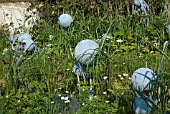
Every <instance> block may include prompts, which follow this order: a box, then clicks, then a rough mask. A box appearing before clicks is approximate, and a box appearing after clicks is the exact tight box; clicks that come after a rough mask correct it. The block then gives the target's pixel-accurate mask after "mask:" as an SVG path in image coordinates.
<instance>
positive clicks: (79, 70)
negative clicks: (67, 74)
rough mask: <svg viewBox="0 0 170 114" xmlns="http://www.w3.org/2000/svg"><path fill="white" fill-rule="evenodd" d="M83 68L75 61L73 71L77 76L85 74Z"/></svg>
mask: <svg viewBox="0 0 170 114" xmlns="http://www.w3.org/2000/svg"><path fill="white" fill-rule="evenodd" d="M85 70H86V69H85V68H83V66H82V65H81V64H80V63H75V64H74V67H73V72H74V74H75V75H77V76H83V74H85Z"/></svg>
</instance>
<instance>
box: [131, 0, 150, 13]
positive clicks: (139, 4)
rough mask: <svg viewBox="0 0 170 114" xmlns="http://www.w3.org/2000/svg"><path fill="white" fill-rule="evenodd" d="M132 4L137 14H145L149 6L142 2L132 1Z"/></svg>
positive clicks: (142, 0) (139, 0) (138, 0)
mask: <svg viewBox="0 0 170 114" xmlns="http://www.w3.org/2000/svg"><path fill="white" fill-rule="evenodd" d="M134 4H135V6H136V10H137V11H138V12H139V13H142V12H144V13H146V11H148V10H149V6H148V5H147V3H146V2H145V1H144V0H134Z"/></svg>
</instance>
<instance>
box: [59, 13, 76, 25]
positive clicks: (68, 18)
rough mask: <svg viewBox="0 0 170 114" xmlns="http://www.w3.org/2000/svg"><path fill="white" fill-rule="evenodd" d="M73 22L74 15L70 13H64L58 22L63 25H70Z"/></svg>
mask: <svg viewBox="0 0 170 114" xmlns="http://www.w3.org/2000/svg"><path fill="white" fill-rule="evenodd" d="M72 22H73V19H72V17H71V16H70V15H69V14H62V15H60V17H59V18H58V23H59V24H60V26H61V27H69V26H70V25H71V23H72Z"/></svg>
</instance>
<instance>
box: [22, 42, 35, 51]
mask: <svg viewBox="0 0 170 114" xmlns="http://www.w3.org/2000/svg"><path fill="white" fill-rule="evenodd" d="M21 46H22V49H23V50H24V51H32V50H33V49H34V48H35V43H34V41H33V40H32V39H24V40H23V41H22V42H21Z"/></svg>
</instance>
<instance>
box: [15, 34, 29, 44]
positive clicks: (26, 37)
mask: <svg viewBox="0 0 170 114" xmlns="http://www.w3.org/2000/svg"><path fill="white" fill-rule="evenodd" d="M31 38H32V37H31V36H30V35H29V34H28V33H21V34H20V35H19V36H18V42H19V43H20V42H22V41H23V40H24V39H31Z"/></svg>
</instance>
